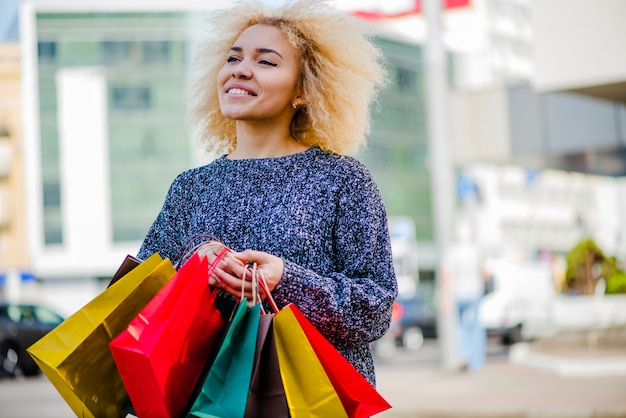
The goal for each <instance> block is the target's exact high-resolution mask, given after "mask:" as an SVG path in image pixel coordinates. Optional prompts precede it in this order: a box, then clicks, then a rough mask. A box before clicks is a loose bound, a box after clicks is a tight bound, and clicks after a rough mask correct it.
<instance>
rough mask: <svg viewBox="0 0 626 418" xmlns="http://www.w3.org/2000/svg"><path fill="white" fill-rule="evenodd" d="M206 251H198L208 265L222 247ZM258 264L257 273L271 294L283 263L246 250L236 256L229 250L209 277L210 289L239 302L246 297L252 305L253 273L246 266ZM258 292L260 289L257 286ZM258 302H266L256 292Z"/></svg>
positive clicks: (264, 297) (218, 245) (208, 247)
mask: <svg viewBox="0 0 626 418" xmlns="http://www.w3.org/2000/svg"><path fill="white" fill-rule="evenodd" d="M203 248H206V249H205V250H201V251H199V252H200V254H201V255H206V256H207V257H208V259H209V263H212V262H213V261H214V260H215V258H216V257H217V255H218V254H219V253H220V251H222V249H223V248H224V246H223V245H222V244H219V243H215V244H214V245H213V244H212V243H210V244H208V245H207V246H206V247H203ZM250 262H255V263H256V264H257V272H260V274H262V275H263V277H264V278H265V280H266V282H267V285H268V288H269V290H270V291H272V290H274V288H275V287H276V285H278V282H280V279H281V278H282V276H283V270H284V263H283V260H282V259H281V258H280V257H276V256H274V255H271V254H268V253H265V252H262V251H254V250H245V251H242V252H239V253H236V252H232V251H230V250H229V252H227V253H226V254H225V255H224V256H223V257H222V259H221V260H220V261H219V262H218V263H217V266H216V268H215V270H214V272H213V274H212V275H211V277H209V285H211V286H215V287H220V288H222V289H224V290H225V291H226V292H228V293H230V294H231V295H233V296H234V297H235V298H236V299H238V300H241V298H243V297H245V298H246V299H247V300H248V301H250V302H251V301H253V300H254V297H253V294H252V272H251V270H250V269H249V267H248V263H250ZM259 288H260V286H259ZM259 296H260V297H261V301H263V300H265V299H266V295H265V293H264V292H263V290H262V289H261V290H259Z"/></svg>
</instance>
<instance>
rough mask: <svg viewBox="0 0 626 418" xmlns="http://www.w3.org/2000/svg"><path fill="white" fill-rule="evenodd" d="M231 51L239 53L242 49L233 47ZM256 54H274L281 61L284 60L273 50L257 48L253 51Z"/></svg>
mask: <svg viewBox="0 0 626 418" xmlns="http://www.w3.org/2000/svg"><path fill="white" fill-rule="evenodd" d="M230 50H231V51H235V52H241V51H243V48H241V47H240V46H234V47H232V48H231V49H230ZM255 51H256V52H258V53H260V54H268V53H269V54H276V55H278V56H279V57H280V58H281V59H284V58H283V56H282V55H280V53H279V52H278V51H276V50H275V49H271V48H257V49H255Z"/></svg>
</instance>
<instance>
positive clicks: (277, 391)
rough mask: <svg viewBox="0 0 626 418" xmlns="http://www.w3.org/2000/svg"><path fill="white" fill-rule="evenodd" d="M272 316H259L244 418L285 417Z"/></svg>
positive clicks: (286, 407)
mask: <svg viewBox="0 0 626 418" xmlns="http://www.w3.org/2000/svg"><path fill="white" fill-rule="evenodd" d="M273 321H274V315H273V314H266V315H261V318H260V319H259V333H258V336H257V342H256V351H255V355H254V366H253V370H252V380H251V382H250V390H249V392H248V400H247V402H246V412H245V414H244V417H245V418H287V417H289V407H288V406H287V399H286V397H285V388H284V387H283V381H282V379H281V377H280V368H279V367H278V353H277V352H276V339H275V338H274V326H273Z"/></svg>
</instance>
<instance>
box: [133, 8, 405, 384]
mask: <svg viewBox="0 0 626 418" xmlns="http://www.w3.org/2000/svg"><path fill="white" fill-rule="evenodd" d="M211 23H212V28H213V30H214V33H215V34H216V35H215V37H214V38H213V39H211V41H209V42H207V43H206V44H205V45H204V46H203V47H202V48H201V49H200V50H199V53H198V61H197V65H198V68H199V69H200V72H199V76H198V78H197V79H196V81H195V83H194V88H193V89H192V91H193V92H194V94H195V96H194V99H193V105H192V110H193V115H194V118H195V122H196V124H197V126H198V127H199V130H200V132H201V134H202V137H203V138H204V139H205V140H206V144H207V149H208V150H210V151H214V152H220V153H222V156H221V157H219V158H217V159H216V160H215V161H213V162H211V163H210V164H208V165H206V166H203V167H199V168H194V169H191V170H188V171H186V172H184V173H182V174H180V175H179V176H178V177H177V178H176V179H175V180H174V182H173V183H172V185H171V187H170V189H169V192H168V194H167V197H166V199H165V203H164V205H163V208H162V210H161V212H160V213H159V215H158V217H157V218H156V220H155V222H154V224H153V225H152V227H151V228H150V230H149V232H148V234H147V236H146V238H145V240H144V242H143V245H142V247H141V249H140V251H139V254H138V256H139V257H140V258H146V257H147V256H149V255H151V254H152V253H154V252H159V253H160V254H161V255H162V256H164V257H170V258H171V259H175V257H176V255H177V253H178V252H179V250H180V248H181V247H182V246H183V245H184V244H185V243H186V242H187V241H188V240H189V239H190V238H192V237H194V236H196V235H198V234H207V235H210V236H213V237H215V238H216V239H217V240H219V241H220V242H221V243H223V244H224V245H226V246H227V247H228V248H230V249H232V252H231V253H229V254H228V256H227V257H226V258H224V259H223V260H222V261H221V262H220V264H219V266H218V269H217V271H216V273H215V274H214V275H213V277H211V279H210V284H211V285H214V286H218V287H221V288H223V289H225V290H226V291H228V292H229V293H230V294H232V295H233V296H234V297H236V298H239V297H241V290H242V282H241V277H243V276H244V275H243V269H244V264H245V263H246V262H249V261H253V262H256V263H257V265H258V268H259V269H260V270H261V271H262V273H263V275H264V276H265V278H266V279H267V281H268V284H269V289H270V291H271V293H272V296H273V298H274V300H275V301H276V303H277V304H278V306H279V307H283V306H285V305H287V304H288V303H294V304H295V305H296V306H297V307H298V308H299V309H300V310H301V311H302V313H303V314H304V315H305V316H306V317H307V318H308V319H309V320H310V321H311V322H312V323H313V324H314V325H315V326H316V327H317V328H318V329H319V330H320V331H321V332H322V333H323V334H324V335H325V336H326V338H327V339H328V340H329V341H330V342H332V343H333V344H334V345H335V347H337V349H338V350H339V351H340V352H341V353H342V354H343V355H344V356H345V357H346V358H347V359H348V360H349V361H350V362H351V363H352V364H353V365H354V366H355V368H357V370H359V371H360V372H361V373H362V374H363V375H364V376H365V377H366V378H367V379H368V380H369V381H370V382H371V383H372V384H375V375H374V364H373V359H372V354H371V350H370V343H371V342H372V341H374V340H376V339H378V338H380V337H381V336H382V335H383V334H384V333H385V331H386V330H387V328H388V327H389V323H390V318H391V306H392V303H393V301H394V300H395V297H396V294H397V285H396V280H395V275H394V271H393V265H392V260H391V250H390V241H389V233H388V229H387V218H386V213H385V208H384V206H383V203H382V200H381V197H380V194H379V191H378V189H377V187H376V185H375V183H374V181H373V180H372V178H371V176H370V174H369V172H368V170H367V169H366V168H365V166H363V165H362V164H361V163H359V162H358V161H357V160H355V159H354V158H351V157H348V156H343V155H341V154H343V153H345V152H347V151H349V150H350V151H352V150H356V149H357V148H358V146H359V145H361V144H362V143H363V141H364V136H365V134H366V133H367V132H368V129H369V106H370V104H371V102H372V101H373V99H374V97H375V94H376V92H377V90H378V88H379V87H380V86H381V85H382V84H383V81H384V75H383V74H384V73H383V69H382V66H381V64H380V57H381V55H380V52H379V50H378V49H377V48H375V47H374V46H373V45H372V44H371V43H370V41H369V40H368V38H367V37H366V36H365V35H364V32H363V30H362V28H361V26H360V23H358V22H357V21H356V20H353V19H352V18H351V17H350V16H348V15H345V14H343V13H341V12H337V11H334V10H333V9H332V8H330V7H328V6H327V5H326V4H325V3H324V2H322V1H319V0H302V1H297V2H294V3H291V4H290V5H288V6H285V7H284V8H283V9H280V10H277V9H271V10H264V6H262V5H261V4H259V3H257V2H251V3H245V4H242V3H239V4H238V5H237V6H236V7H235V8H233V9H229V10H226V11H224V12H221V13H218V14H216V15H215V16H214V18H213V20H212V21H211ZM215 252H217V250H216V251H215ZM214 257H215V254H214V253H213V252H209V261H212V259H213V258H214ZM248 280H249V275H248ZM250 291H251V286H250V283H249V282H248V283H245V286H244V295H243V296H246V297H248V298H250V296H251V295H250Z"/></svg>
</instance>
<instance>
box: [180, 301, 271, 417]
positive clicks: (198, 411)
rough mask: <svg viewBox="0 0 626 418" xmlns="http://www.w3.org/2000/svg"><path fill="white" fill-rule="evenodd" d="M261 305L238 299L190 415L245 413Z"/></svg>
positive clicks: (238, 415) (234, 415)
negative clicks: (251, 305)
mask: <svg viewBox="0 0 626 418" xmlns="http://www.w3.org/2000/svg"><path fill="white" fill-rule="evenodd" d="M260 312H261V305H260V304H258V303H257V304H255V305H254V306H253V307H252V308H248V302H247V300H246V299H245V298H244V299H243V300H241V301H240V302H239V305H238V306H237V309H236V311H235V314H234V315H233V318H232V320H231V322H230V323H229V324H228V330H227V332H226V335H225V337H224V340H223V342H222V344H221V346H220V348H219V351H218V353H217V356H216V357H215V360H214V361H213V363H212V365H211V367H210V368H209V370H208V374H207V376H206V378H205V379H204V381H203V383H202V387H201V390H200V392H199V394H198V396H197V397H196V399H195V401H194V402H193V404H192V406H191V409H190V411H189V415H188V416H189V417H200V418H209V417H227V418H239V417H243V416H244V412H245V409H246V402H247V398H248V388H249V387H250V381H251V378H252V366H253V363H254V353H255V348H256V340H257V334H258V331H259V321H260Z"/></svg>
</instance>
